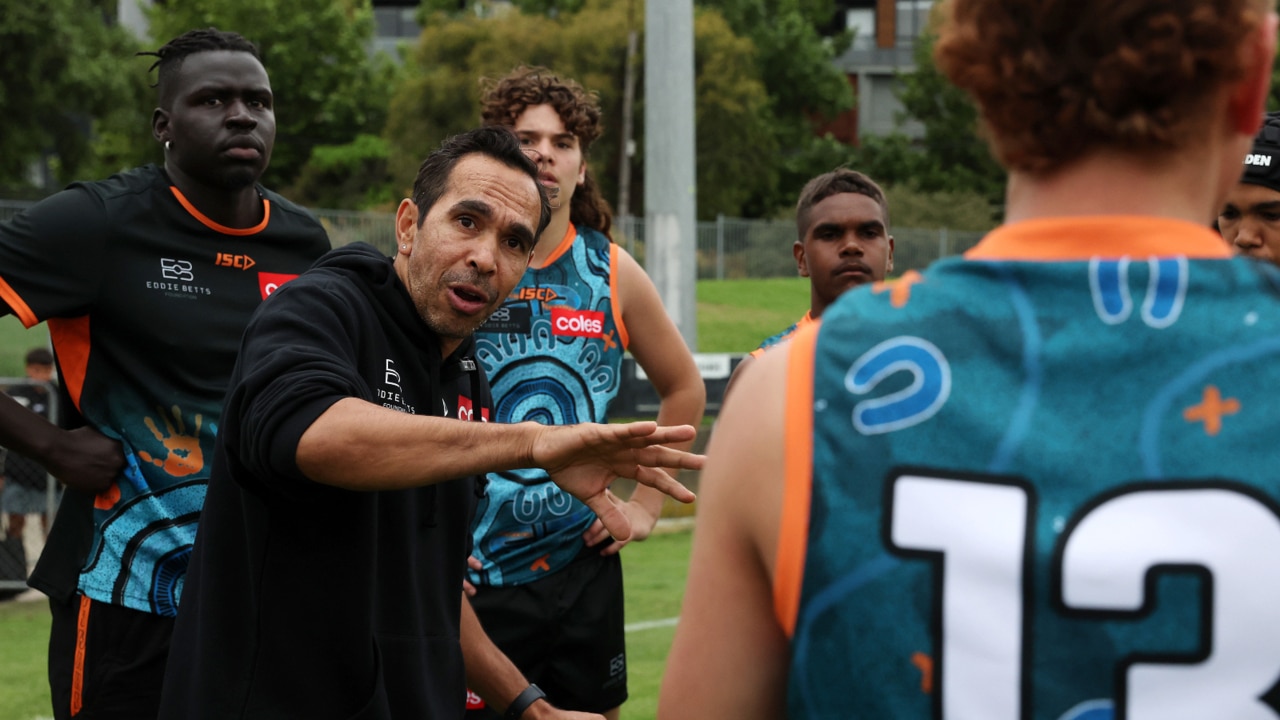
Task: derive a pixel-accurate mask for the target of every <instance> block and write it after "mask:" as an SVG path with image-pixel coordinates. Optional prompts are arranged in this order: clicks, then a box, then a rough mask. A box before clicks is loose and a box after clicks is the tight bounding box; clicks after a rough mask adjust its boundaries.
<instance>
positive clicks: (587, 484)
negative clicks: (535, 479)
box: [533, 422, 706, 540]
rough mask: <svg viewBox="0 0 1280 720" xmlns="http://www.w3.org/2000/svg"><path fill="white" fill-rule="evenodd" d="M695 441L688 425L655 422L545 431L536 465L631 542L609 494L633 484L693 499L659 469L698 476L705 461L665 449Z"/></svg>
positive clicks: (536, 446) (628, 524) (536, 452)
mask: <svg viewBox="0 0 1280 720" xmlns="http://www.w3.org/2000/svg"><path fill="white" fill-rule="evenodd" d="M696 435H697V430H695V429H694V428H693V427H692V426H690V425H674V426H669V427H660V426H659V425H658V424H657V423H655V422H635V423H623V424H616V425H596V424H583V425H562V426H548V427H546V428H545V429H544V430H543V431H542V432H541V434H540V435H539V436H538V438H537V439H536V440H535V441H534V445H533V462H534V464H535V465H536V466H537V467H540V468H542V469H544V470H546V471H547V473H548V474H549V475H550V476H551V479H552V480H553V481H554V482H555V483H556V484H557V485H559V486H560V487H561V488H563V489H564V490H565V492H568V493H569V494H570V495H572V496H574V497H576V498H578V499H579V500H581V501H582V502H584V503H586V505H587V507H589V508H591V510H592V512H594V513H595V514H596V517H598V518H599V519H600V522H601V523H603V524H604V527H605V529H607V530H608V531H609V534H610V535H612V536H613V538H614V539H615V540H626V539H628V538H629V537H631V521H630V520H629V519H628V517H627V514H626V513H625V512H624V511H623V510H622V505H623V501H622V500H620V499H618V498H617V497H615V496H614V495H613V493H611V492H609V485H610V483H612V482H613V481H614V480H615V479H616V478H619V477H625V478H631V479H633V480H635V481H636V482H639V483H642V484H644V485H648V486H650V487H652V488H654V489H656V490H659V491H661V492H663V493H665V494H666V495H670V496H671V497H672V498H675V499H676V500H678V501H680V502H683V503H689V502H693V500H694V495H693V493H692V492H690V491H689V489H688V488H686V487H685V486H684V485H681V484H680V483H679V482H677V481H676V479H675V478H673V477H671V476H670V475H669V474H667V473H666V472H664V471H663V470H662V469H661V468H672V469H684V470H700V469H701V468H702V464H703V462H705V461H706V457H705V456H703V455H697V454H694V453H689V452H685V451H683V450H675V449H672V448H669V447H663V444H664V443H681V442H688V441H690V440H693V438H694V436H696Z"/></svg>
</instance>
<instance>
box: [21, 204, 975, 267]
mask: <svg viewBox="0 0 1280 720" xmlns="http://www.w3.org/2000/svg"><path fill="white" fill-rule="evenodd" d="M30 205H31V203H29V202H21V201H14V200H0V221H4V220H8V219H9V218H11V217H13V216H14V215H16V214H18V212H20V211H21V210H22V209H23V208H26V207H29V206H30ZM312 212H314V213H315V215H316V217H318V218H319V219H320V223H321V224H322V225H324V228H325V230H326V231H328V233H329V240H330V242H332V243H333V245H334V247H337V246H339V245H347V244H349V243H353V242H366V243H369V244H370V245H373V246H374V247H376V248H378V250H379V251H381V252H383V253H385V254H387V255H392V254H394V253H395V244H396V241H395V216H394V215H393V214H391V213H381V212H359V211H353V210H312ZM644 232H645V229H644V218H639V217H632V216H624V217H619V218H615V219H614V225H613V231H612V234H613V239H614V241H616V242H617V243H618V244H619V245H621V246H622V247H624V248H626V249H627V251H628V252H630V253H631V254H632V255H634V256H635V258H636V260H637V261H639V262H640V264H641V265H642V266H643V265H644V237H645V235H644ZM891 232H892V234H893V237H894V263H893V265H894V270H895V272H898V273H902V272H905V271H907V270H922V269H924V268H925V267H926V266H928V265H929V264H930V263H932V262H933V261H934V260H937V259H938V258H941V257H946V256H948V255H957V254H960V253H963V252H964V251H965V250H968V249H969V248H971V247H973V246H974V245H975V244H976V243H977V242H978V240H979V239H981V237H982V235H983V234H982V233H979V232H960V231H955V230H948V229H947V228H941V229H938V230H925V229H920V228H908V227H899V228H893V229H892V230H891ZM795 240H796V224H795V222H793V221H790V220H747V219H742V218H726V217H719V218H717V219H715V220H712V221H704V222H699V223H698V246H697V250H696V253H695V255H696V257H697V261H698V279H699V280H739V279H745V278H773V277H795V276H796V261H795V256H794V255H793V254H792V252H791V246H792V244H793V243H795Z"/></svg>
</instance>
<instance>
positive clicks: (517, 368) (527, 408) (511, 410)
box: [471, 225, 627, 585]
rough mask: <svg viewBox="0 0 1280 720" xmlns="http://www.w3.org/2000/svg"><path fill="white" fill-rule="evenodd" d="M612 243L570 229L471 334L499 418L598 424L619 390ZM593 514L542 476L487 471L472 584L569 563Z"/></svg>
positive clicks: (514, 580)
mask: <svg viewBox="0 0 1280 720" xmlns="http://www.w3.org/2000/svg"><path fill="white" fill-rule="evenodd" d="M617 252H618V250H617V246H615V245H614V244H613V243H612V242H611V241H610V240H609V238H608V237H606V236H604V235H602V234H601V233H599V232H596V231H595V230H592V229H590V228H583V229H581V230H576V229H575V228H574V226H572V225H570V226H569V231H568V233H566V235H565V238H564V240H563V241H562V242H561V245H560V247H558V248H557V249H556V250H555V252H553V253H552V255H551V257H550V258H549V259H548V260H547V262H546V264H545V265H544V266H543V267H541V268H533V267H530V268H529V269H528V270H527V271H526V272H525V274H524V278H522V279H521V281H520V284H519V285H518V286H516V289H515V290H514V291H512V293H511V295H510V296H509V297H508V298H507V301H506V302H505V303H504V304H503V305H502V307H501V308H499V309H498V311H497V312H495V313H494V314H493V315H492V316H491V317H490V318H489V320H488V321H486V322H485V324H484V325H482V326H481V327H480V330H479V331H478V332H477V334H476V357H478V358H479V360H480V362H481V364H482V365H483V366H484V369H485V372H486V373H487V374H488V376H489V382H490V384H491V385H492V387H493V398H494V413H495V419H496V420H497V421H498V422H511V423H514V422H523V421H526V420H533V421H537V422H540V423H545V424H547V425H569V424H573V423H582V422H605V420H606V411H607V410H608V407H609V403H610V402H611V401H612V400H613V398H614V397H615V396H617V394H618V387H619V383H620V380H619V373H620V372H621V367H622V355H623V353H624V352H625V350H626V344H627V336H626V329H625V328H624V327H623V324H622V311H621V308H619V307H618V304H617V302H616V301H615V295H616V292H615V288H614V287H613V285H612V283H613V280H614V277H615V275H614V268H615V266H616V262H617ZM595 519H596V516H595V514H594V513H592V512H591V511H590V510H589V509H588V508H587V506H586V505H584V504H583V503H582V502H581V501H579V500H577V499H575V498H573V497H572V496H570V495H569V494H568V493H566V492H564V491H563V490H561V489H560V488H559V487H557V486H556V485H555V483H552V482H551V479H550V478H549V477H548V476H547V474H546V473H545V472H543V471H542V470H513V471H510V472H502V473H491V474H490V475H489V476H488V484H487V487H486V489H485V497H484V499H483V500H481V502H480V507H479V508H478V509H477V510H476V520H475V524H474V525H473V531H474V532H473V535H474V539H475V548H474V552H473V554H474V556H475V557H476V558H477V559H478V560H480V562H481V564H482V565H483V568H482V569H481V570H480V571H479V572H474V571H473V572H472V573H471V579H472V582H476V583H483V584H486V585H519V584H523V583H527V582H530V581H532V580H537V579H539V578H541V577H545V576H546V575H548V574H549V573H552V572H555V571H556V570H559V569H561V568H563V567H564V566H566V565H568V564H569V563H570V562H572V561H573V559H574V558H575V557H577V556H578V555H579V553H581V552H582V551H583V549H584V547H583V542H582V533H583V532H584V531H586V529H587V527H589V526H590V525H591V523H592V522H594V521H595Z"/></svg>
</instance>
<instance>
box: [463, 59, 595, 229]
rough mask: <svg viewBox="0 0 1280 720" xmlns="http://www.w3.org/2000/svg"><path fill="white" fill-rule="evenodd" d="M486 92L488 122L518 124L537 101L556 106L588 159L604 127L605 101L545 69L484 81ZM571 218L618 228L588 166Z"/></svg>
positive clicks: (483, 117) (484, 106)
mask: <svg viewBox="0 0 1280 720" xmlns="http://www.w3.org/2000/svg"><path fill="white" fill-rule="evenodd" d="M481 88H482V90H483V92H484V94H483V96H482V97H481V99H480V107H481V110H480V120H481V122H482V123H483V124H484V125H501V126H504V127H514V126H515V124H516V120H517V119H518V118H519V117H520V115H521V114H522V113H524V111H525V110H527V109H529V108H530V107H533V106H535V105H550V106H551V107H553V108H555V111H556V114H557V115H559V116H560V121H561V122H563V123H564V127H565V130H567V131H568V132H570V133H572V134H573V136H574V137H576V138H578V146H579V147H580V148H582V159H583V161H584V162H585V161H586V159H587V156H588V154H589V153H590V150H591V143H593V142H595V141H596V140H597V139H598V138H599V137H600V135H601V133H602V132H603V129H602V128H601V127H600V102H599V97H598V96H597V95H596V93H594V92H588V91H587V90H585V89H584V88H583V87H582V86H581V85H579V84H578V83H576V82H574V81H573V80H566V79H562V78H561V77H560V76H558V75H556V74H555V73H553V72H551V71H550V70H548V69H547V68H544V67H528V66H524V65H521V66H520V67H517V68H516V69H515V70H512V71H511V72H509V73H507V75H506V76H505V77H502V78H499V79H497V80H493V79H489V78H486V79H484V80H481ZM569 220H570V221H571V222H572V223H573V224H575V225H578V226H583V225H585V226H587V227H590V228H594V229H595V230H598V231H600V232H601V233H603V234H605V235H608V234H609V229H610V228H611V227H612V226H613V210H612V208H610V207H609V203H608V201H606V200H605V199H604V197H603V196H601V195H600V187H599V185H597V184H596V181H595V178H593V177H592V176H591V169H590V168H587V172H586V178H585V180H584V181H583V183H582V185H581V186H579V187H578V188H577V189H576V190H574V193H573V199H572V200H571V201H570V203H569Z"/></svg>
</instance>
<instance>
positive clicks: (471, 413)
mask: <svg viewBox="0 0 1280 720" xmlns="http://www.w3.org/2000/svg"><path fill="white" fill-rule="evenodd" d="M458 419H459V420H466V421H467V422H470V421H472V420H475V419H476V411H475V409H474V408H473V406H472V405H471V398H469V397H463V396H461V395H459V396H458ZM480 422H489V408H487V407H482V408H480Z"/></svg>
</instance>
